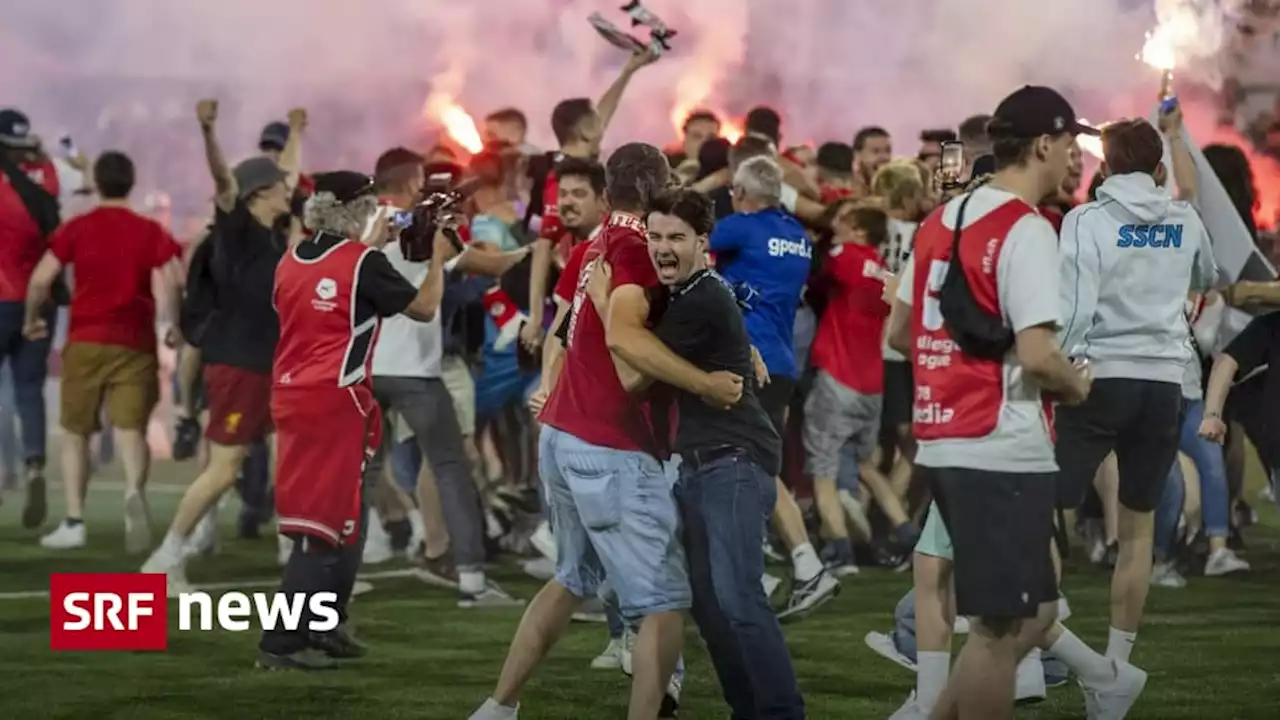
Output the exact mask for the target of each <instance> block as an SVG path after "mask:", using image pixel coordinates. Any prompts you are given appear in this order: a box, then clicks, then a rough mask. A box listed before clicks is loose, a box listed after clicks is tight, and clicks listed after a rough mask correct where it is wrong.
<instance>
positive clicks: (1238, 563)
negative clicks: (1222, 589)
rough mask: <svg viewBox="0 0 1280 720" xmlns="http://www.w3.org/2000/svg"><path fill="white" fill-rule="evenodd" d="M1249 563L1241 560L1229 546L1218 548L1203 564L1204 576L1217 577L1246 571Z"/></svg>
mask: <svg viewBox="0 0 1280 720" xmlns="http://www.w3.org/2000/svg"><path fill="white" fill-rule="evenodd" d="M1248 571H1249V563H1247V562H1245V561H1244V560H1241V559H1240V558H1239V557H1238V556H1237V555H1236V553H1235V551H1234V550H1232V549H1230V548H1218V549H1217V550H1214V551H1213V554H1211V555H1210V556H1209V560H1208V562H1206V563H1205V564H1204V576H1205V577H1218V576H1221V575H1229V574H1231V573H1233V572H1248Z"/></svg>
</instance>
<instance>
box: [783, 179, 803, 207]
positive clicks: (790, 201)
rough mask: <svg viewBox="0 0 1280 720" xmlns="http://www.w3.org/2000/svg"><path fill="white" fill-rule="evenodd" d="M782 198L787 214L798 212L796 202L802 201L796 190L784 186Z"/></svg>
mask: <svg viewBox="0 0 1280 720" xmlns="http://www.w3.org/2000/svg"><path fill="white" fill-rule="evenodd" d="M781 198H782V207H784V208H786V209H787V212H795V211H796V201H797V200H799V199H800V193H799V192H798V191H797V190H796V189H795V188H793V187H791V186H790V185H783V186H782V194H781Z"/></svg>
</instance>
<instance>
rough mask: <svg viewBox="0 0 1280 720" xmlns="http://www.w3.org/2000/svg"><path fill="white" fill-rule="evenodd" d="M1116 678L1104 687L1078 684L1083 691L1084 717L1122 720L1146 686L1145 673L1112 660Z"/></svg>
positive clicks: (1127, 664) (1095, 719)
mask: <svg viewBox="0 0 1280 720" xmlns="http://www.w3.org/2000/svg"><path fill="white" fill-rule="evenodd" d="M1111 664H1112V666H1113V667H1115V669H1116V678H1115V680H1112V681H1111V682H1109V683H1106V684H1105V685H1087V684H1085V683H1084V682H1081V683H1080V689H1081V690H1083V691H1084V709H1085V717H1087V718H1088V719H1089V720H1123V719H1124V717H1125V716H1126V715H1128V714H1129V709H1130V708H1132V707H1133V704H1134V703H1135V702H1137V701H1138V696H1139V695H1141V694H1142V688H1143V687H1145V686H1146V684H1147V673H1146V672H1144V671H1142V670H1140V669H1138V668H1136V667H1134V666H1133V665H1130V664H1129V663H1126V662H1120V661H1118V660H1112V661H1111Z"/></svg>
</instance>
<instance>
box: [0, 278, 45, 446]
mask: <svg viewBox="0 0 1280 720" xmlns="http://www.w3.org/2000/svg"><path fill="white" fill-rule="evenodd" d="M25 315H26V309H25V307H24V305H23V303H20V302H0V363H4V362H6V361H7V362H8V365H9V369H10V370H11V371H12V377H13V396H14V404H15V405H16V406H17V408H18V419H19V421H20V422H21V423H22V446H23V457H24V458H25V459H26V460H27V461H28V462H31V461H35V462H37V463H38V464H39V465H40V466H43V465H44V459H45V454H46V453H45V433H46V430H47V426H46V420H45V407H44V381H45V376H46V374H47V373H48V370H49V337H52V336H53V332H54V325H55V323H56V319H55V318H56V316H55V314H54V311H53V308H52V307H50V308H49V311H48V312H47V313H45V322H47V323H49V337H46V338H45V339H43V340H28V339H26V338H24V337H23V336H22V323H23V320H24V318H25Z"/></svg>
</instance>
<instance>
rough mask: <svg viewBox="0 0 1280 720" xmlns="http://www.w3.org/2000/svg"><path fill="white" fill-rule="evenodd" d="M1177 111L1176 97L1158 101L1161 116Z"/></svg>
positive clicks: (1172, 96) (1171, 96)
mask: <svg viewBox="0 0 1280 720" xmlns="http://www.w3.org/2000/svg"><path fill="white" fill-rule="evenodd" d="M1177 109H1178V96H1177V95H1170V96H1169V97H1167V98H1165V99H1163V100H1161V101H1160V114H1161V115H1168V114H1169V113H1171V112H1173V111H1174V110H1177Z"/></svg>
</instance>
